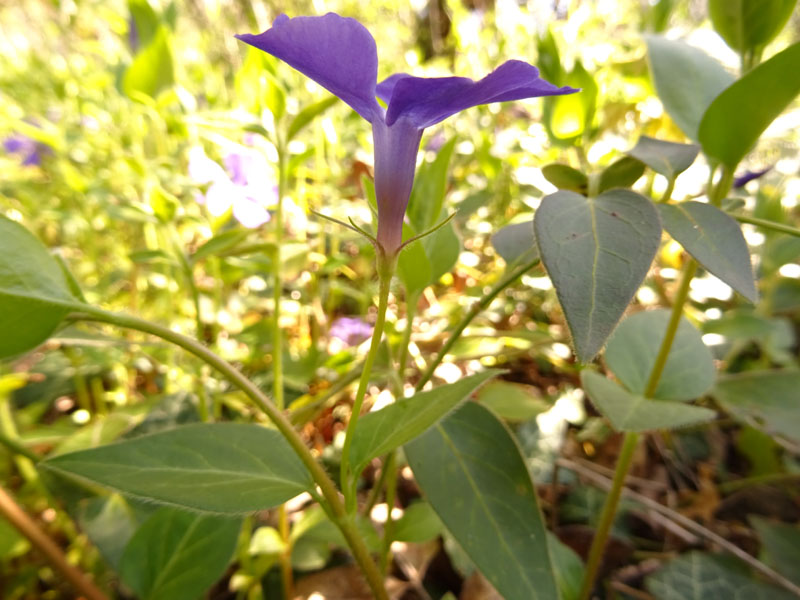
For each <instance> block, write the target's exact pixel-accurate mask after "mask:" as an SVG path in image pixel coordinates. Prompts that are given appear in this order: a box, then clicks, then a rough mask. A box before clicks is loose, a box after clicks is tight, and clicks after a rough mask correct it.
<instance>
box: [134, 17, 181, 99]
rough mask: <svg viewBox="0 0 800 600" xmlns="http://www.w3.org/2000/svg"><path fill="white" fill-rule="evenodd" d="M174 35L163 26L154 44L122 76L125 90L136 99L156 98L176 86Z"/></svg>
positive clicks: (137, 57)
mask: <svg viewBox="0 0 800 600" xmlns="http://www.w3.org/2000/svg"><path fill="white" fill-rule="evenodd" d="M170 38H171V34H170V31H169V29H168V28H167V27H166V26H164V25H161V26H159V28H158V29H157V30H156V32H155V34H153V38H152V39H151V40H150V42H149V43H148V44H147V45H146V46H144V47H143V48H142V49H141V50H140V51H139V52H138V53H137V54H136V56H135V57H134V59H133V62H132V63H131V65H130V66H129V67H128V68H127V70H126V71H125V74H124V75H123V76H122V90H123V91H124V92H125V93H126V94H127V95H128V96H130V97H131V98H132V99H134V100H138V99H140V98H141V96H142V95H143V96H149V97H150V98H155V97H156V96H158V94H159V93H160V92H162V91H163V90H165V89H166V88H168V87H170V86H171V85H172V84H174V83H175V68H174V66H173V60H172V47H171V43H172V42H171V39H170Z"/></svg>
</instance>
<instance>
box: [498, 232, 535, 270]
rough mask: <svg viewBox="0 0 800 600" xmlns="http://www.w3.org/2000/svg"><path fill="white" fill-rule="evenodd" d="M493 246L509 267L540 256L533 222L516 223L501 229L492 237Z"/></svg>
mask: <svg viewBox="0 0 800 600" xmlns="http://www.w3.org/2000/svg"><path fill="white" fill-rule="evenodd" d="M492 246H494V249H495V250H497V253H498V254H499V255H500V256H501V257H502V258H503V260H504V261H506V265H507V266H512V265H515V264H517V263H521V262H522V261H526V262H527V261H531V260H533V259H535V258H536V257H537V256H538V255H539V247H538V246H537V245H536V237H535V236H534V233H533V221H526V222H523V223H514V224H513V225H506V226H505V227H503V228H502V229H499V230H498V231H496V232H495V233H494V235H492Z"/></svg>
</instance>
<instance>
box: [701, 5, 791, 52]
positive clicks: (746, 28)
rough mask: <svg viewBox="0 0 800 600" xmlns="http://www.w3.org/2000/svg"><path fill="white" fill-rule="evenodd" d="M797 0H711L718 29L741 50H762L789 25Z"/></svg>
mask: <svg viewBox="0 0 800 600" xmlns="http://www.w3.org/2000/svg"><path fill="white" fill-rule="evenodd" d="M795 6H797V1H796V0H709V2H708V13H709V15H710V16H711V22H712V23H713V24H714V29H716V30H717V33H719V34H720V35H721V36H722V38H723V39H724V40H725V42H727V44H728V46H730V47H731V48H733V49H734V50H736V51H738V52H746V51H750V52H753V51H758V52H759V53H760V51H761V49H763V47H764V46H766V45H767V44H768V43H769V42H771V41H772V40H773V39H774V38H775V36H776V35H778V33H780V31H781V30H782V29H783V27H784V26H785V25H786V22H787V21H788V20H789V17H790V16H791V15H792V11H793V10H794V8H795Z"/></svg>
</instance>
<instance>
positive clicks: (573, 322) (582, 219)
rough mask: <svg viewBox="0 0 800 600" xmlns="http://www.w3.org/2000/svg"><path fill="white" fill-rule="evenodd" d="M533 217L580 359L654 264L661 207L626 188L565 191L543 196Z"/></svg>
mask: <svg viewBox="0 0 800 600" xmlns="http://www.w3.org/2000/svg"><path fill="white" fill-rule="evenodd" d="M533 223H534V228H535V231H536V239H537V242H538V244H539V252H540V253H541V256H542V262H543V263H544V265H545V267H546V268H547V272H548V274H549V275H550V278H551V279H552V280H553V285H555V288H556V292H557V293H558V299H559V301H560V302H561V306H562V308H563V309H564V315H565V316H566V318H567V323H568V324H569V328H570V332H571V333H572V340H573V343H574V344H575V351H576V353H577V356H578V359H579V360H581V361H582V362H587V361H589V360H591V359H592V358H593V357H594V356H595V355H596V354H597V353H598V352H599V351H600V349H601V348H602V346H603V344H604V343H605V341H606V338H607V337H608V336H609V335H610V334H611V331H612V330H613V329H614V326H615V325H616V324H617V321H619V319H620V317H622V314H623V313H624V312H625V308H626V307H627V306H628V303H629V302H630V301H631V299H632V298H633V295H634V294H635V293H636V290H637V289H639V285H640V284H641V283H642V280H643V279H644V277H645V275H646V274H647V271H648V269H649V268H650V263H651V262H652V260H653V257H654V256H655V253H656V249H657V248H658V244H659V242H660V240H661V223H660V220H659V218H658V213H657V211H656V209H655V208H654V207H653V205H652V204H651V203H650V202H649V201H648V200H647V199H646V198H644V197H642V196H640V195H639V194H637V193H635V192H632V191H629V190H621V189H620V190H612V191H608V192H605V193H603V194H601V195H600V196H598V197H597V198H585V197H583V196H581V195H579V194H576V193H574V192H567V191H561V192H556V193H555V194H551V195H550V196H547V197H546V198H544V200H542V204H541V206H540V207H539V210H538V211H536V216H535V218H534V221H533Z"/></svg>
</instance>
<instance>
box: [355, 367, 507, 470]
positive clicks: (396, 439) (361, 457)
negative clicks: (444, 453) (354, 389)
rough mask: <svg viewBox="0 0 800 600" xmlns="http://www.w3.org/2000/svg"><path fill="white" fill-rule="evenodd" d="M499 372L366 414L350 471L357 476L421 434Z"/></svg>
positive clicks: (360, 425)
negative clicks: (377, 458)
mask: <svg viewBox="0 0 800 600" xmlns="http://www.w3.org/2000/svg"><path fill="white" fill-rule="evenodd" d="M501 372H502V371H499V370H497V369H490V370H488V371H484V372H483V373H478V374H477V375H472V376H471V377H465V378H464V379H461V380H459V381H457V382H456V383H451V384H449V385H442V386H439V387H436V388H433V389H432V390H429V391H427V392H420V393H418V394H416V395H414V396H412V397H411V398H404V399H402V400H398V401H397V402H395V403H394V404H390V405H389V406H387V407H385V408H382V409H381V410H378V411H375V412H371V413H367V414H366V415H364V416H363V417H361V419H360V420H359V422H358V427H357V429H356V433H355V436H354V437H353V444H352V446H351V447H350V461H351V462H352V464H353V470H354V471H355V472H356V473H360V472H361V471H362V470H363V469H364V467H366V466H367V463H369V461H370V460H372V459H373V458H375V457H376V456H381V455H383V454H386V453H387V452H389V451H390V450H394V449H395V448H398V447H400V446H402V445H403V444H405V443H406V442H409V441H411V440H413V439H414V438H415V437H417V436H418V435H421V434H422V433H424V432H425V431H427V430H428V429H429V428H430V427H432V426H433V425H435V424H436V423H438V422H439V421H440V420H441V419H442V418H444V416H445V415H447V414H448V413H449V412H451V411H452V410H454V409H455V408H456V407H457V406H458V405H459V404H461V403H462V402H464V401H465V400H466V399H467V398H469V396H470V394H472V393H473V392H474V391H475V390H476V389H478V388H479V387H480V386H481V385H483V384H484V383H486V382H487V381H488V380H489V379H491V378H492V377H496V376H497V375H498V374H499V373H501Z"/></svg>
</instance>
